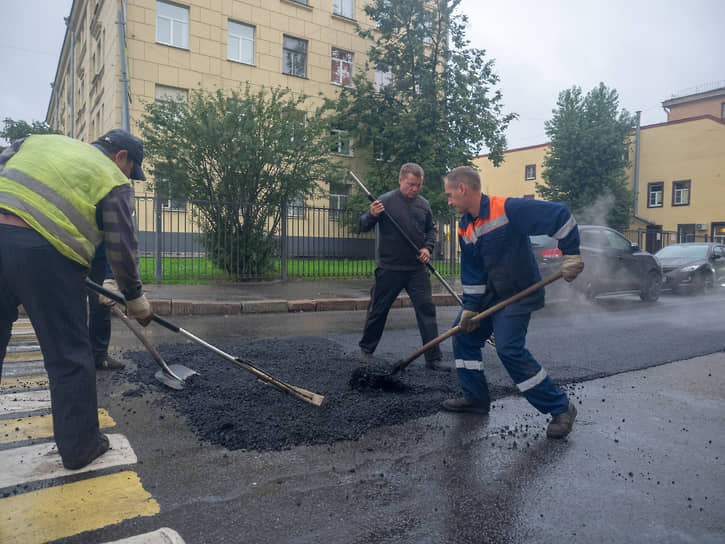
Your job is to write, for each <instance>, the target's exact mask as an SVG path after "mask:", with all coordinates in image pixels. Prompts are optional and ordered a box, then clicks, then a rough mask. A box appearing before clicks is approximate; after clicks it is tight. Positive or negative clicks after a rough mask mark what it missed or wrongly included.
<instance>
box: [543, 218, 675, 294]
mask: <svg viewBox="0 0 725 544" xmlns="http://www.w3.org/2000/svg"><path fill="white" fill-rule="evenodd" d="M579 236H580V238H581V244H580V250H581V255H582V259H583V260H584V271H583V272H582V273H581V274H580V275H579V277H578V278H577V279H576V280H574V282H573V285H574V287H575V289H577V290H578V291H580V292H581V293H584V294H585V295H586V296H587V297H590V298H594V297H596V296H598V295H604V294H615V293H637V294H639V297H640V298H641V299H642V300H645V301H654V300H657V299H658V298H659V296H660V288H661V286H662V268H661V267H660V264H659V262H658V261H657V259H655V257H654V256H653V255H652V254H651V253H648V252H646V251H643V250H641V249H640V248H639V246H638V245H637V244H634V243H632V242H630V241H629V240H628V239H627V238H625V237H624V236H622V235H621V234H620V233H618V232H617V231H616V230H614V229H610V228H609V227H600V226H596V225H579ZM529 239H530V241H531V248H532V250H533V251H534V255H535V256H536V260H537V262H538V264H539V270H540V271H541V274H542V275H543V276H548V275H550V274H552V273H554V272H556V271H558V270H559V265H560V263H561V251H559V249H558V248H557V241H556V240H554V239H553V238H550V237H549V236H530V237H529Z"/></svg>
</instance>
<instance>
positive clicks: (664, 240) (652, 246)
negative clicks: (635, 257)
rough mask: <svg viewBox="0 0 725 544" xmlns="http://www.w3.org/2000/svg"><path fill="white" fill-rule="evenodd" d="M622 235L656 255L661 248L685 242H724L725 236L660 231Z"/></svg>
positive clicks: (646, 230) (650, 230)
mask: <svg viewBox="0 0 725 544" xmlns="http://www.w3.org/2000/svg"><path fill="white" fill-rule="evenodd" d="M622 234H623V235H624V236H626V237H627V238H628V239H629V241H630V242H633V243H635V244H637V245H638V246H639V247H640V248H642V249H644V250H646V251H649V252H650V253H657V252H658V251H659V250H660V249H662V248H663V247H666V246H669V245H671V244H683V243H687V242H721V243H722V242H725V236H710V235H708V234H697V233H692V232H685V231H680V232H678V231H672V230H660V229H638V230H624V231H622Z"/></svg>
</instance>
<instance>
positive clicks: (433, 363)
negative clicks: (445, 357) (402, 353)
mask: <svg viewBox="0 0 725 544" xmlns="http://www.w3.org/2000/svg"><path fill="white" fill-rule="evenodd" d="M425 367H426V368H427V369H429V370H439V371H441V372H450V371H451V367H449V366H446V365H445V364H444V363H443V361H442V360H441V359H432V360H430V361H426V362H425Z"/></svg>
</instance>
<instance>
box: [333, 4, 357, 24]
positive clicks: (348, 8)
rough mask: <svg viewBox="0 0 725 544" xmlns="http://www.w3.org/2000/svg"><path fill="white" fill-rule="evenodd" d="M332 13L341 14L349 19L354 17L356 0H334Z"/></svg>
mask: <svg viewBox="0 0 725 544" xmlns="http://www.w3.org/2000/svg"><path fill="white" fill-rule="evenodd" d="M332 13H334V14H335V15H340V16H341V17H347V18H348V19H354V18H355V0H333V1H332Z"/></svg>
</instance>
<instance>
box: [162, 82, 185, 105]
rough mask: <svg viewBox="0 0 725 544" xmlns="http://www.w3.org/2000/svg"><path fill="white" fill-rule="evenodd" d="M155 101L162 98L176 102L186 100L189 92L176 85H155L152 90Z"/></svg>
mask: <svg viewBox="0 0 725 544" xmlns="http://www.w3.org/2000/svg"><path fill="white" fill-rule="evenodd" d="M154 94H155V97H154V98H155V99H156V101H157V102H163V101H164V100H174V101H176V102H186V100H187V97H188V95H189V92H188V91H187V90H186V89H178V88H176V87H166V86H165V85H156V89H155V90H154Z"/></svg>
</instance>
